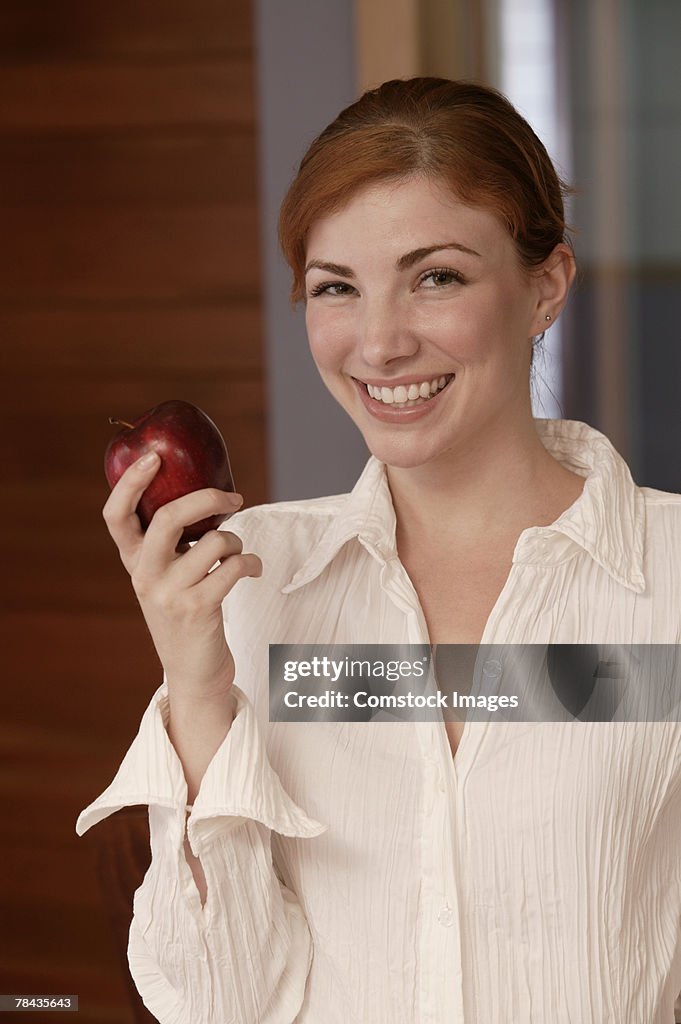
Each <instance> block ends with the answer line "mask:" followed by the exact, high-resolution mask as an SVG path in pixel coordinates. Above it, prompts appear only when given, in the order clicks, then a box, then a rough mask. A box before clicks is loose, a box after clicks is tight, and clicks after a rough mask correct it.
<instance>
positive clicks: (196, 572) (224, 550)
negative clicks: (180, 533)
mask: <svg viewBox="0 0 681 1024" xmlns="http://www.w3.org/2000/svg"><path fill="white" fill-rule="evenodd" d="M242 550H243V544H242V542H241V539H240V538H239V537H237V535H236V534H235V533H230V532H229V530H210V531H209V532H208V533H206V534H204V535H203V537H201V539H200V540H199V541H197V542H196V544H194V545H192V547H191V548H190V549H189V550H188V551H187V553H186V554H185V555H183V557H182V558H181V559H177V561H176V562H175V564H174V565H173V566H172V568H171V570H170V574H169V580H170V582H171V585H172V584H174V583H175V582H178V583H179V582H180V580H181V583H182V585H183V586H187V587H190V586H193V585H194V584H196V583H199V582H200V581H201V580H203V579H205V577H206V576H207V575H208V573H209V571H210V569H211V568H212V567H213V566H214V565H215V563H216V562H222V561H223V560H224V559H226V558H229V557H230V556H231V555H239V554H241V551H242Z"/></svg>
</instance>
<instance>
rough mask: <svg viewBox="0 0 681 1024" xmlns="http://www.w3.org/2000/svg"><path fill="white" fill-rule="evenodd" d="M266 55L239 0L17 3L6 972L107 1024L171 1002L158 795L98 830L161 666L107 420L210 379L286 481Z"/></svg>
mask: <svg viewBox="0 0 681 1024" xmlns="http://www.w3.org/2000/svg"><path fill="white" fill-rule="evenodd" d="M254 60H255V55H254V52H253V29H252V14H251V5H250V4H249V3H242V2H240V0H194V2H193V3H192V4H191V5H188V4H187V3H185V2H184V0H164V3H163V4H156V3H152V2H150V0H117V2H116V3H114V4H96V3H92V2H91V0H8V2H6V3H3V4H2V5H0V223H1V224H2V232H3V246H2V248H1V249H0V332H1V333H0V336H1V337H2V348H3V374H2V387H3V400H2V406H0V415H1V417H2V429H1V430H0V460H1V464H2V467H3V473H2V494H1V495H0V508H1V509H2V515H3V516H4V521H3V523H2V531H1V533H2V541H3V553H2V565H3V578H2V585H1V586H0V606H1V608H2V617H1V619H0V645H2V649H3V653H4V655H5V659H4V668H5V671H4V672H3V690H2V715H0V804H1V806H2V807H3V820H4V829H3V846H2V854H1V862H0V921H2V927H1V928H0V991H2V992H19V991H23V992H36V993H39V992H43V993H49V992H55V993H59V992H73V993H78V994H79V996H80V1000H81V1012H80V1018H79V1019H81V1020H82V1021H86V1022H87V1024H98V1022H100V1024H101V1022H107V1021H111V1022H116V1024H138V1022H142V1021H146V1022H148V1021H150V1020H151V1017H150V1015H149V1014H148V1013H147V1012H146V1011H145V1010H144V1008H143V1007H142V1004H141V1001H140V1000H139V998H138V997H137V995H136V993H135V991H134V988H133V987H132V986H131V984H130V979H129V977H128V972H127V967H126V962H125V944H126V933H127V927H128V922H129V916H130V913H131V909H132V896H133V892H134V889H135V888H136V887H137V886H138V885H139V883H140V881H141V878H142V876H143V873H144V870H145V867H146V860H147V859H148V835H147V832H146V812H145V810H144V808H137V809H133V810H131V811H129V812H127V811H126V812H121V813H120V814H118V815H116V816H114V818H113V819H111V820H110V821H108V822H105V823H102V824H101V825H99V826H97V827H96V828H95V829H94V830H93V831H92V832H91V833H90V834H88V835H87V836H86V837H84V838H83V839H79V838H78V837H76V835H75V828H74V826H75V820H76V817H77V814H78V812H79V811H80V810H81V809H82V808H83V807H84V806H85V805H86V804H87V803H89V802H90V801H91V800H92V799H94V797H95V796H97V795H98V793H99V792H101V790H102V789H103V788H104V787H105V786H106V785H108V783H109V782H110V781H111V779H112V777H113V775H114V774H115V771H116V769H117V767H118V764H119V763H120V760H121V758H122V756H123V754H124V753H125V751H126V749H127V747H128V746H129V744H130V742H131V741H132V739H133V737H134V735H135V733H136V731H137V728H138V725H139V720H140V717H141V715H142V713H143V711H144V709H145V708H146V706H147V704H148V701H149V699H150V697H151V695H152V693H153V692H154V690H155V689H156V688H157V686H158V685H159V683H160V682H161V678H162V669H161V666H160V664H159V662H158V659H157V657H156V654H155V651H154V649H153V644H152V641H151V637H150V636H149V633H148V631H147V629H146V625H145V623H144V620H143V618H142V616H141V613H140V611H139V608H138V607H137V604H136V601H135V597H134V594H133V592H132V588H131V586H130V582H129V580H128V577H127V574H126V573H125V570H124V569H123V566H122V564H121V562H120V559H119V556H118V552H117V551H116V549H115V547H114V545H113V542H112V541H111V539H110V537H109V535H108V533H107V530H106V527H105V524H104V522H103V519H102V516H101V510H102V506H103V504H104V502H105V501H106V498H107V495H108V487H107V485H106V481H105V478H104V472H103V454H104V449H105V447H106V444H107V443H108V440H109V438H110V437H111V434H112V432H113V429H114V428H112V427H111V426H110V424H109V423H108V417H109V416H110V415H119V416H121V417H122V418H124V419H130V418H134V417H135V416H137V415H139V414H141V413H142V412H143V411H145V410H146V409H147V408H149V407H150V406H152V405H156V404H158V403H159V402H161V401H164V400H166V399H169V398H184V399H186V400H188V401H191V402H194V403H195V404H197V405H199V406H201V407H202V408H204V409H205V410H206V411H207V412H208V414H209V415H210V416H212V418H213V419H214V420H215V421H216V422H217V424H218V425H219V427H220V428H221V430H222V431H223V433H224V435H225V438H226V440H227V443H228V447H229V451H230V457H231V461H232V467H233V470H234V475H235V479H236V483H237V486H238V488H239V490H241V491H242V493H243V494H244V495H245V498H246V503H247V504H257V503H260V502H263V501H266V500H267V498H268V492H267V453H266V450H265V409H264V380H265V369H264V367H263V349H262V317H261V308H260V280H261V267H260V253H259V244H258V208H257V156H256V124H255V100H254V94H253V82H254V78H255V75H254ZM52 1017H53V1014H49V1015H48V1014H41V1013H35V1014H32V1015H31V1019H32V1020H33V1021H36V1022H38V1024H39V1022H40V1021H41V1020H43V1019H44V1020H51V1019H52Z"/></svg>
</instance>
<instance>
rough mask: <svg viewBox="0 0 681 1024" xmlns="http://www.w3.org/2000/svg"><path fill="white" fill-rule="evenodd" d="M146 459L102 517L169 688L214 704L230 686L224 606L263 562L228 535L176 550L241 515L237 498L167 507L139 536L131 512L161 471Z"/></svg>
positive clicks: (198, 499)
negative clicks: (188, 537)
mask: <svg viewBox="0 0 681 1024" xmlns="http://www.w3.org/2000/svg"><path fill="white" fill-rule="evenodd" d="M150 454H151V458H149V454H148V455H145V456H143V458H141V459H139V460H138V461H137V462H135V463H133V465H132V466H129V467H128V469H127V470H126V471H125V473H123V475H122V476H121V478H120V480H119V481H118V483H117V484H116V485H115V487H114V488H113V490H112V491H111V494H110V495H109V499H108V501H107V502H106V504H105V506H104V508H103V510H102V515H103V516H104V520H105V522H106V525H107V527H108V530H109V533H110V534H111V536H112V537H113V539H114V541H115V543H116V546H117V547H118V551H119V553H120V556H121V561H122V562H123V565H124V566H125V568H126V569H127V571H128V572H129V573H130V577H131V580H132V585H133V588H134V590H135V594H136V595H137V600H138V601H139V604H140V607H141V609H142V613H143V615H144V618H145V620H146V623H147V626H148V628H149V632H150V633H151V637H152V640H153V642H154V646H155V648H156V651H157V653H158V656H159V658H160V659H161V664H162V665H163V668H164V670H165V674H166V678H167V680H168V686H169V688H172V689H173V690H174V692H175V694H176V695H178V696H179V695H182V697H183V698H187V699H188V700H190V701H194V700H199V701H201V700H202V699H206V698H208V699H210V698H212V697H218V696H219V695H221V694H224V693H225V692H227V691H228V690H229V688H230V687H231V685H232V682H233V680H234V659H233V658H232V654H231V651H230V650H229V647H228V645H227V641H226V639H225V632H224V625H223V620H222V609H221V605H222V601H223V600H224V598H225V597H226V595H227V594H228V593H229V592H230V590H231V589H232V587H233V586H234V584H235V583H236V582H237V580H239V579H241V577H242V576H260V575H261V574H262V563H261V561H260V559H259V558H258V557H257V555H253V554H243V553H242V543H241V541H240V539H239V538H238V537H237V536H236V535H235V534H233V533H229V532H228V531H218V530H211V531H210V532H208V533H206V534H205V535H204V536H203V537H202V538H201V539H200V540H199V541H197V542H196V543H195V544H194V545H193V546H192V547H191V548H189V549H188V550H187V545H182V549H181V550H180V549H178V545H179V541H180V537H181V536H182V531H183V530H184V528H185V527H186V526H189V525H190V524H191V523H196V522H198V520H200V519H204V518H205V517H206V516H211V515H228V514H230V513H232V512H235V511H236V510H237V509H238V508H239V506H240V505H241V503H242V500H243V499H242V498H241V496H240V495H235V494H231V493H228V492H225V491H221V490H218V489H214V488H206V489H204V490H200V491H194V492H193V493H191V494H186V495H184V496H183V497H181V498H176V499H175V500H174V501H170V502H168V504H167V505H163V506H162V507H161V508H159V509H158V511H157V512H156V513H155V514H154V517H153V519H152V521H151V523H150V525H149V528H148V529H147V531H146V533H144V532H143V531H142V528H141V525H140V521H139V519H138V518H137V515H136V514H135V509H136V507H137V503H138V502H139V499H140V497H141V495H142V493H143V491H144V489H145V488H146V487H147V486H148V485H149V483H150V482H151V480H152V479H153V477H154V475H155V474H156V472H157V471H158V469H159V467H160V464H161V460H160V457H159V456H158V455H157V454H156V453H150ZM147 459H148V460H149V461H148V462H146V461H145V460H147ZM217 562H219V563H220V564H219V565H217V566H216V568H215V569H213V570H212V571H210V570H211V567H212V566H213V565H216V563H217Z"/></svg>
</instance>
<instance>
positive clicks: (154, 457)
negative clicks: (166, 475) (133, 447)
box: [137, 452, 160, 469]
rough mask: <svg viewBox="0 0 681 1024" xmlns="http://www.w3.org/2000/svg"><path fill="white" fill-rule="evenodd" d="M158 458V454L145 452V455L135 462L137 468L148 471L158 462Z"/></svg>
mask: <svg viewBox="0 0 681 1024" xmlns="http://www.w3.org/2000/svg"><path fill="white" fill-rule="evenodd" d="M159 458H160V456H159V454H158V452H147V454H146V455H143V456H142V458H141V459H138V460H137V468H138V469H150V468H151V467H152V466H153V465H154V463H156V462H158V461H159Z"/></svg>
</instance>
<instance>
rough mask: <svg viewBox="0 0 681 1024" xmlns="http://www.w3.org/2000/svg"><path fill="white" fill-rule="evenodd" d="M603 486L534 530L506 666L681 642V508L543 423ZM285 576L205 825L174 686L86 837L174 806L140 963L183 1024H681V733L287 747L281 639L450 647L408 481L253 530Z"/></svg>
mask: <svg viewBox="0 0 681 1024" xmlns="http://www.w3.org/2000/svg"><path fill="white" fill-rule="evenodd" d="M537 429H538V430H539V433H540V436H541V438H542V440H543V443H544V444H545V446H546V447H547V448H548V449H549V450H550V451H551V452H552V453H553V454H554V455H555V457H556V458H558V459H559V460H560V461H561V462H562V463H564V464H565V465H566V466H568V467H569V468H570V469H572V470H574V471H575V472H577V473H579V474H581V475H582V476H584V477H586V483H585V486H584V490H583V493H582V495H581V496H580V497H579V498H578V500H577V501H576V502H575V503H574V505H572V506H571V507H570V508H569V509H568V510H567V511H566V512H564V513H563V515H561V516H560V518H559V519H558V520H557V521H556V522H554V523H553V524H552V525H551V526H547V527H540V528H532V529H528V530H525V531H524V532H523V534H522V535H521V536H520V538H519V540H518V543H517V545H516V549H515V553H514V557H513V565H512V569H511V572H510V575H509V578H508V580H507V582H506V584H505V586H504V588H503V591H502V593H501V595H500V596H499V599H498V601H497V603H496V605H495V607H494V609H493V611H492V613H491V615H490V618H489V620H488V622H487V625H486V628H485V631H484V635H483V638H482V640H483V643H485V644H487V643H498V644H501V643H537V644H543V643H568V644H569V643H606V644H607V643H612V644H629V643H660V644H678V643H679V642H681V637H680V634H681V574H680V571H679V570H680V567H681V496H679V495H675V494H667V493H663V492H660V491H654V490H651V489H645V488H643V489H642V488H638V487H637V486H635V485H634V483H633V482H632V480H631V477H630V474H629V471H628V469H627V467H626V465H625V463H624V462H623V460H622V459H621V458H620V456H619V455H618V454H617V453H616V452H615V451H614V449H613V448H612V446H611V445H610V443H609V442H608V441H607V439H606V438H605V437H603V435H601V434H600V433H598V432H597V431H595V430H593V429H592V428H590V427H588V426H586V425H585V424H581V423H576V422H572V421H560V420H549V421H542V420H538V421H537ZM225 528H226V529H229V530H232V531H234V532H235V533H237V534H238V535H239V536H241V537H242V538H243V540H244V550H245V551H254V552H256V553H257V554H259V555H260V556H261V558H262V560H263V565H264V572H263V576H262V577H261V578H260V579H254V580H251V579H247V580H242V581H240V582H239V584H238V586H237V587H235V589H234V591H233V592H232V593H231V594H230V595H229V597H228V599H227V600H226V602H225V606H224V612H225V624H226V631H227V637H228V640H229V643H230V645H231V647H232V650H233V652H234V656H235V661H236V665H237V680H236V681H237V686H238V688H237V695H238V698H239V702H238V713H237V717H236V718H235V720H234V724H233V726H232V729H231V731H230V733H229V735H228V736H227V738H226V739H225V741H224V742H223V744H222V745H221V747H220V748H219V750H218V751H217V753H216V754H215V757H214V758H213V760H212V762H211V764H210V766H209V768H208V771H207V773H206V775H205V777H204V779H203V781H202V784H201V788H200V792H199V795H198V797H197V799H196V801H195V803H194V807H193V811H192V813H191V815H190V817H189V824H188V835H189V838H190V841H191V845H192V848H193V849H194V851H195V853H196V854H197V855H198V856H199V857H200V858H201V861H202V864H203V866H204V870H205V873H206V878H207V885H208V898H207V902H206V905H205V907H204V908H203V909H202V908H201V906H200V901H199V897H198V893H197V891H196V888H195V886H194V883H193V879H192V877H191V872H190V870H189V867H188V866H187V864H186V861H185V858H184V855H183V829H184V819H185V814H184V806H185V802H186V784H185V781H184V777H183V773H182V768H181V765H180V763H179V760H178V758H177V756H176V755H175V752H174V750H173V748H172V746H171V744H170V742H169V740H168V737H167V733H166V730H165V721H166V715H167V692H166V688H165V685H163V686H161V687H160V688H159V690H158V691H157V693H156V694H155V695H154V697H153V698H152V701H151V703H150V705H149V708H148V710H147V712H146V714H145V715H144V718H143V720H142V724H141V727H140V730H139V733H138V735H137V738H136V739H135V740H134V742H133V744H132V746H131V748H130V750H129V751H128V753H127V755H126V757H125V760H124V761H123V763H122V765H121V768H120V769H119V772H118V774H117V775H116V778H115V779H114V781H113V782H112V784H111V785H110V786H109V788H108V789H107V790H106V791H105V792H104V793H103V794H102V795H101V796H100V797H99V798H98V799H97V800H95V802H94V803H93V804H91V805H90V806H89V807H88V808H86V810H84V811H83V812H82V814H81V815H80V817H79V819H78V823H77V830H78V832H79V833H83V832H84V831H85V830H86V829H88V828H90V826H91V825H93V824H95V823H96V822H97V821H100V820H101V819H102V818H104V817H105V816H106V815H108V814H111V813H112V812H113V811H115V810H116V809H118V808H120V807H123V806H126V805H129V804H140V803H141V804H148V805H149V818H150V827H151V843H152V862H151V866H150V868H149V871H148V873H147V875H146V877H145V879H144V882H143V884H142V886H141V888H140V889H139V890H138V891H137V893H136V895H135V915H134V920H133V924H132V928H131V933H130V946H129V961H130V968H131V972H132V975H133V978H134V979H135V982H136V984H137V987H138V989H139V991H140V993H141V995H142V997H143V999H144V1001H145V1003H146V1005H147V1006H148V1007H149V1009H150V1010H151V1012H152V1013H153V1014H155V1016H156V1017H157V1018H158V1020H159V1021H161V1022H162V1024H232V1022H234V1024H255V1022H267V1024H292V1022H293V1021H296V1022H298V1024H483V1022H484V1024H509V1022H518V1024H587V1022H588V1024H672V1022H673V1021H674V1000H675V997H676V996H677V995H678V993H679V991H680V990H681V726H679V724H678V723H676V722H651V723H648V724H645V723H643V724H636V723H622V722H619V723H602V722H593V723H581V722H573V723H569V724H561V723H553V722H549V723H533V724H518V723H516V724H512V723H508V722H506V723H504V722H494V723H489V724H487V723H480V722H476V723H474V722H468V723H467V724H466V727H465V730H464V733H463V737H462V739H461V742H460V745H459V748H458V750H457V753H456V756H455V757H454V758H452V755H451V751H450V748H449V745H448V742H447V737H446V733H445V729H444V725H443V723H442V722H433V723H426V722H419V723H414V722H412V723H408V722H398V723H387V722H381V723H376V722H374V723H353V724H349V723H344V724H343V723H340V724H334V723H274V724H270V723H269V720H268V644H270V643H328V644H331V643H415V644H419V643H428V642H429V638H428V633H427V628H426V624H425V620H424V616H423V613H422V610H421V608H420V605H419V601H418V598H417V595H416V593H415V591H414V588H413V586H412V584H411V581H410V580H409V578H408V576H407V574H406V572H405V569H404V567H403V566H402V564H401V562H400V560H399V558H398V555H397V550H396V545H395V514H394V510H393V506H392V503H391V498H390V491H389V488H388V485H387V479H386V476H385V467H384V466H383V465H382V464H381V463H380V462H378V461H377V460H376V459H374V458H373V457H372V458H370V459H369V461H368V463H367V465H366V468H365V470H364V472H363V474H362V476H361V477H360V479H359V481H358V483H357V485H356V486H355V488H354V489H353V491H352V492H351V493H350V494H349V495H340V496H333V497H326V498H320V499H313V500H306V501H297V502H296V501H293V502H281V503H277V504H272V505H266V506H260V507H257V508H252V509H247V510H245V511H243V512H240V513H238V514H237V515H236V516H234V517H233V518H232V519H230V520H229V522H228V523H226V524H225Z"/></svg>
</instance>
